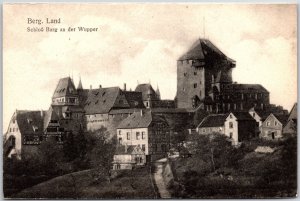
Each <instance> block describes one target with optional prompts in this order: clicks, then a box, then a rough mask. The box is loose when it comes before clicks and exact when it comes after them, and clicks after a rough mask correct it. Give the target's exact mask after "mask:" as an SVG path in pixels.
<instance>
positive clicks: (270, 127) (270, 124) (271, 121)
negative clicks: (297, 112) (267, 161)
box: [260, 113, 288, 140]
mask: <svg viewBox="0 0 300 201" xmlns="http://www.w3.org/2000/svg"><path fill="white" fill-rule="evenodd" d="M287 119H288V117H287V116H286V115H274V114H273V113H271V114H270V115H269V116H268V117H267V118H266V120H265V121H264V122H263V123H262V126H261V134H260V137H261V138H265V139H270V140H275V139H280V138H282V129H283V127H284V126H285V124H286V122H287Z"/></svg>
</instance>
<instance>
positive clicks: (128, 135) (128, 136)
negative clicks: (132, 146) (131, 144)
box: [127, 132, 130, 140]
mask: <svg viewBox="0 0 300 201" xmlns="http://www.w3.org/2000/svg"><path fill="white" fill-rule="evenodd" d="M127 140H130V133H129V132H127Z"/></svg>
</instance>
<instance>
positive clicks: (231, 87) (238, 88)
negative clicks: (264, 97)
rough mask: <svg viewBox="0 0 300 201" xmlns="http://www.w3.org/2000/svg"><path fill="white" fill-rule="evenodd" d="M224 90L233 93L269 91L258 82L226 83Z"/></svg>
mask: <svg viewBox="0 0 300 201" xmlns="http://www.w3.org/2000/svg"><path fill="white" fill-rule="evenodd" d="M223 91H224V92H227V93H228V92H232V91H234V92H235V93H244V92H246V93H262V92H264V93H269V92H268V90H266V89H265V88H264V87H263V86H262V85H260V84H226V85H225V86H224V88H223Z"/></svg>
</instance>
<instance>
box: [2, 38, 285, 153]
mask: <svg viewBox="0 0 300 201" xmlns="http://www.w3.org/2000/svg"><path fill="white" fill-rule="evenodd" d="M235 66H236V62H235V61H234V60H232V59H230V58H229V57H227V56H226V55H225V54H223V53H222V52H221V51H220V50H219V49H218V48H217V47H216V46H214V45H213V44H212V43H211V42H210V41H209V40H207V39H199V40H197V41H196V42H195V44H194V45H193V46H192V47H191V49H190V50H189V51H188V52H187V53H185V54H184V55H183V56H181V57H180V58H179V59H178V61H177V94H176V97H175V99H174V100H161V96H160V92H159V89H158V88H157V90H154V89H153V88H152V86H151V85H150V84H139V85H138V86H137V87H136V89H135V90H134V91H131V90H127V89H126V84H124V88H123V89H121V88H120V87H108V88H103V87H102V86H101V85H99V87H98V88H96V89H93V88H92V86H91V87H90V88H89V89H84V88H83V85H82V82H81V79H80V81H79V84H78V86H77V88H76V87H75V84H74V82H73V80H72V79H71V78H70V77H66V78H62V79H60V80H59V82H58V84H57V86H56V88H55V91H54V93H53V96H52V103H51V105H50V107H49V109H48V110H47V111H26V110H16V112H15V113H14V114H13V116H12V118H11V121H10V124H9V127H8V130H7V132H6V134H5V143H4V154H5V155H6V156H8V157H12V156H17V157H19V158H21V156H23V155H27V154H30V153H32V152H37V151H38V148H37V147H38V145H39V144H40V142H41V141H43V140H47V138H49V137H54V138H55V139H56V141H57V143H60V144H62V143H63V141H64V136H65V135H70V134H73V135H76V134H77V133H79V132H83V131H95V130H97V129H100V128H101V127H105V128H107V130H108V131H109V132H110V134H111V136H113V135H116V134H117V129H120V127H118V126H119V125H123V127H126V128H127V127H128V128H129V126H128V125H126V126H125V125H124V121H126V122H128V121H129V122H130V121H135V119H134V118H131V120H128V118H130V116H131V115H133V114H135V113H137V112H140V113H141V114H143V112H146V113H145V114H147V113H151V114H149V115H150V117H151V118H152V119H160V120H161V121H162V123H163V124H164V123H166V125H168V126H167V127H168V131H166V132H167V133H168V136H169V135H172V134H176V133H178V132H183V131H184V130H187V129H190V128H195V127H196V126H197V125H198V124H199V122H201V121H202V119H203V118H204V117H205V116H207V115H208V114H218V113H228V112H248V111H249V110H250V109H251V108H254V109H255V110H259V111H266V110H270V108H273V109H274V108H275V109H278V108H277V107H275V106H274V105H271V104H270V103H269V92H268V91H267V90H266V89H265V88H264V87H263V86H261V85H259V84H238V83H236V82H233V80H232V70H233V68H235ZM278 110H280V111H283V109H282V108H279V109H278ZM149 115H148V116H149ZM154 116H156V117H154ZM195 117H201V118H198V119H197V118H195ZM149 122H151V121H149ZM143 123H144V124H145V122H143ZM127 124H128V123H127ZM123 127H122V128H123ZM130 129H132V128H130ZM154 130H156V129H154ZM155 132H156V131H155ZM157 132H158V133H159V131H157ZM148 137H149V138H151V136H148ZM127 138H128V139H130V138H129V137H127ZM164 139H165V138H164ZM123 141H124V140H122V139H121V140H120V143H121V144H122V142H123ZM160 143H161V142H160ZM168 143H169V140H167V139H166V141H165V142H163V143H162V147H163V148H162V149H161V151H162V150H163V151H164V152H167V151H168V150H167V148H166V147H169V145H168ZM150 146H153V147H156V144H155V143H154V144H149V147H150ZM147 147H148V145H147ZM147 149H148V148H147ZM155 150H156V149H155ZM147 152H148V151H147ZM149 153H150V151H149ZM151 153H152V152H151Z"/></svg>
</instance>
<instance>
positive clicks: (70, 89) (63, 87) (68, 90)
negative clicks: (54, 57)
mask: <svg viewBox="0 0 300 201" xmlns="http://www.w3.org/2000/svg"><path fill="white" fill-rule="evenodd" d="M77 95H78V94H77V90H76V88H75V86H74V83H73V81H72V80H71V78H70V77H65V78H61V79H60V80H59V82H58V84H57V86H56V89H55V91H54V93H53V96H52V98H58V97H63V96H77Z"/></svg>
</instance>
